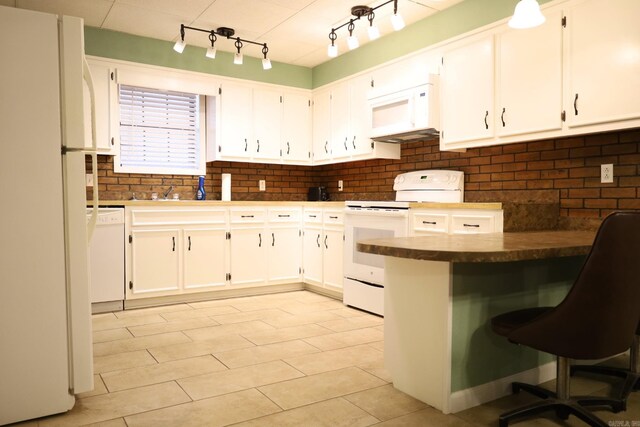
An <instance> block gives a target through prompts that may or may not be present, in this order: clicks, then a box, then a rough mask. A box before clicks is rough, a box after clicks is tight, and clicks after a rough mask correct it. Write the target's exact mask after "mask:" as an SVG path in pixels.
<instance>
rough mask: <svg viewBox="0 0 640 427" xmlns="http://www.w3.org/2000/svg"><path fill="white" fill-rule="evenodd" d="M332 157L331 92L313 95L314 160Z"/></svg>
mask: <svg viewBox="0 0 640 427" xmlns="http://www.w3.org/2000/svg"><path fill="white" fill-rule="evenodd" d="M330 158H331V92H329V91H327V90H325V91H322V92H318V93H316V94H314V95H313V160H314V161H322V160H328V159H330Z"/></svg>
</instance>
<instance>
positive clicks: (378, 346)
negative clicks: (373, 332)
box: [367, 341, 384, 351]
mask: <svg viewBox="0 0 640 427" xmlns="http://www.w3.org/2000/svg"><path fill="white" fill-rule="evenodd" d="M367 345H368V346H369V347H371V348H375V349H376V350H378V351H384V341H374V342H370V343H367Z"/></svg>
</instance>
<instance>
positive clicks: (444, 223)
mask: <svg viewBox="0 0 640 427" xmlns="http://www.w3.org/2000/svg"><path fill="white" fill-rule="evenodd" d="M412 224H413V231H414V232H418V231H429V232H437V233H447V232H449V215H447V214H446V213H426V212H425V213H414V214H413V223H412Z"/></svg>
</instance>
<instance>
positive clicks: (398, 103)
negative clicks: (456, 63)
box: [369, 74, 440, 143]
mask: <svg viewBox="0 0 640 427" xmlns="http://www.w3.org/2000/svg"><path fill="white" fill-rule="evenodd" d="M369 106H370V109H371V135H370V136H371V139H373V140H374V141H379V142H394V143H399V142H409V141H416V140H424V139H433V138H437V137H438V136H439V132H438V128H439V127H440V115H439V110H438V76H437V75H434V74H430V75H429V78H428V81H427V82H426V83H424V84H420V85H418V86H414V87H410V88H406V89H403V90H398V91H394V92H390V93H384V94H381V95H378V96H374V97H371V98H369Z"/></svg>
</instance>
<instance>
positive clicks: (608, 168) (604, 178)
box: [600, 163, 613, 184]
mask: <svg viewBox="0 0 640 427" xmlns="http://www.w3.org/2000/svg"><path fill="white" fill-rule="evenodd" d="M600 182H601V183H605V184H607V183H612V182H613V164H611V163H608V164H606V165H600Z"/></svg>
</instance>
